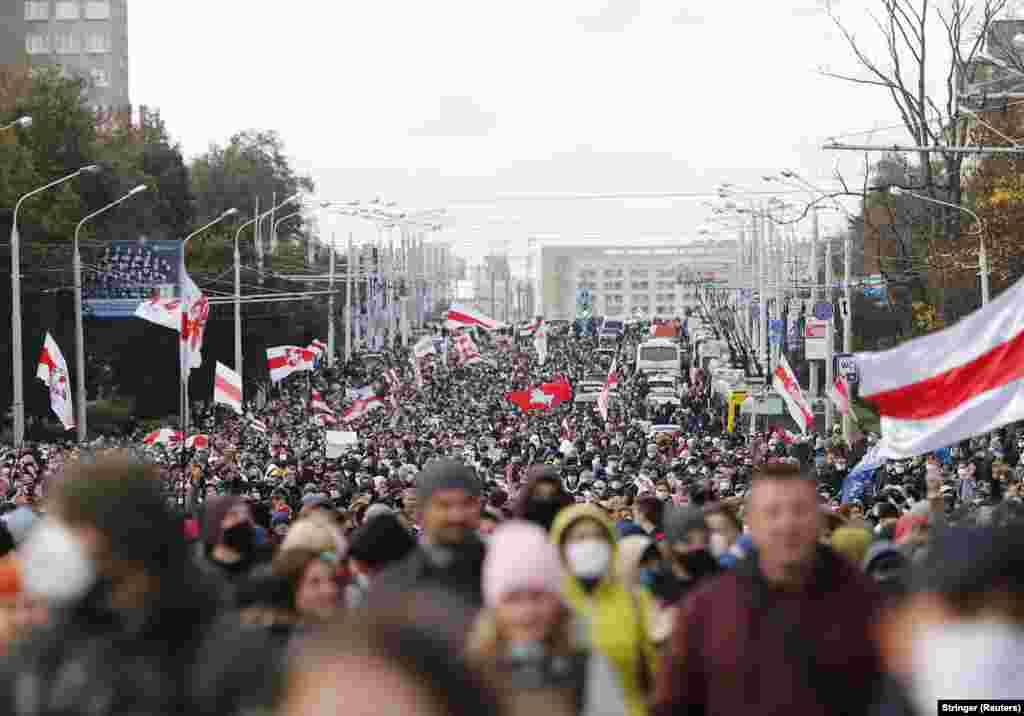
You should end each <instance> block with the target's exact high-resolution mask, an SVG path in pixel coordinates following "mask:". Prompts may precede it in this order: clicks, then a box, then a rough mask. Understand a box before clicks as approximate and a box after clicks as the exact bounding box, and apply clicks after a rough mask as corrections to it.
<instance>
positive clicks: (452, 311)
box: [448, 303, 505, 331]
mask: <svg viewBox="0 0 1024 716" xmlns="http://www.w3.org/2000/svg"><path fill="white" fill-rule="evenodd" d="M448 323H449V325H451V326H454V327H464V326H477V327H479V328H485V329H487V330H488V331H494V330H497V329H499V328H503V327H504V326H505V324H504V323H502V322H501V321H496V320H494V319H493V318H491V317H490V316H486V315H484V314H483V313H481V312H480V311H477V310H475V309H472V308H470V307H469V306H464V305H462V304H459V303H455V304H452V306H451V307H450V308H449V309H448Z"/></svg>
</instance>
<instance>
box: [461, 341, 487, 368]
mask: <svg viewBox="0 0 1024 716" xmlns="http://www.w3.org/2000/svg"><path fill="white" fill-rule="evenodd" d="M455 354H456V356H457V357H458V360H459V363H460V364H461V365H473V364H474V363H479V362H480V361H481V360H482V359H481V358H480V351H479V350H478V349H477V347H476V343H474V342H473V338H472V337H471V336H467V335H461V336H457V337H456V338H455Z"/></svg>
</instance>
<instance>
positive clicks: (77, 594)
mask: <svg viewBox="0 0 1024 716" xmlns="http://www.w3.org/2000/svg"><path fill="white" fill-rule="evenodd" d="M18 557H19V559H20V560H21V566H22V570H23V572H24V576H25V591H27V592H28V593H30V594H33V595H36V596H39V597H43V598H44V599H46V600H48V601H52V602H55V603H58V604H67V603H69V602H73V601H75V600H77V599H80V598H81V597H83V596H85V594H86V593H87V592H88V591H89V589H91V588H92V586H93V584H95V583H96V567H95V565H93V563H92V560H91V559H90V558H89V555H88V554H86V552H85V548H84V547H83V546H82V545H81V543H80V542H79V541H78V540H76V539H75V536H74V535H73V534H72V533H71V532H70V530H68V528H67V527H65V526H63V525H61V524H59V523H57V522H53V521H51V520H45V521H43V522H42V523H40V524H39V526H38V527H36V528H35V529H34V530H32V532H31V533H30V534H29V536H28V539H27V540H26V541H25V543H24V544H23V545H22V546H21V548H20V549H19V550H18Z"/></svg>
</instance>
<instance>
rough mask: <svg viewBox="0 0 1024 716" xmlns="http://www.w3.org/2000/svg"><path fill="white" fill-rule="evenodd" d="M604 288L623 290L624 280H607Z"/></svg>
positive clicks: (606, 289) (607, 289)
mask: <svg viewBox="0 0 1024 716" xmlns="http://www.w3.org/2000/svg"><path fill="white" fill-rule="evenodd" d="M604 290H605V291H621V290H622V281H605V282H604Z"/></svg>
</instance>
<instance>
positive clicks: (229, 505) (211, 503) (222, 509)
mask: <svg viewBox="0 0 1024 716" xmlns="http://www.w3.org/2000/svg"><path fill="white" fill-rule="evenodd" d="M241 501H242V500H241V498H239V497H234V496H224V497H211V498H210V499H208V500H207V501H206V508H205V509H204V510H203V541H204V542H206V544H210V545H213V544H220V539H221V536H222V535H223V532H224V530H223V528H221V526H220V525H221V523H222V522H223V521H224V518H225V517H226V516H227V514H228V513H229V512H231V510H232V509H233V508H234V507H235V505H237V504H239V503H241Z"/></svg>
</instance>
